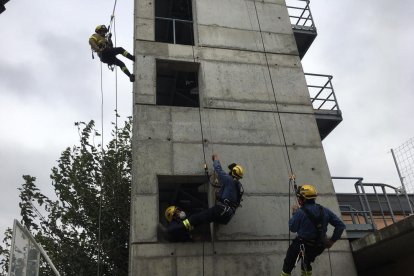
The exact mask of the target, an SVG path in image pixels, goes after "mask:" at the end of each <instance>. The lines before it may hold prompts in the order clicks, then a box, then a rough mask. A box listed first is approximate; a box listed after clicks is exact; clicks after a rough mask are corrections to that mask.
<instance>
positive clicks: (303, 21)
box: [286, 0, 316, 31]
mask: <svg viewBox="0 0 414 276" xmlns="http://www.w3.org/2000/svg"><path fill="white" fill-rule="evenodd" d="M309 2H310V1H309V0H286V4H287V5H286V6H287V9H288V13H289V18H290V23H291V24H292V28H293V29H297V30H309V31H316V28H315V24H314V22H313V17H312V13H311V10H310V8H309Z"/></svg>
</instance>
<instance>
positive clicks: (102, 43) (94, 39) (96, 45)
mask: <svg viewBox="0 0 414 276" xmlns="http://www.w3.org/2000/svg"><path fill="white" fill-rule="evenodd" d="M89 44H90V45H91V48H92V50H93V51H95V52H97V53H98V55H99V56H100V54H101V53H102V51H103V50H104V49H106V48H112V47H113V45H112V40H111V39H110V38H109V37H108V38H107V37H105V36H102V35H100V34H97V33H95V34H93V35H91V37H90V38H89Z"/></svg>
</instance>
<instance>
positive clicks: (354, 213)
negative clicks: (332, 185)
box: [339, 205, 369, 224]
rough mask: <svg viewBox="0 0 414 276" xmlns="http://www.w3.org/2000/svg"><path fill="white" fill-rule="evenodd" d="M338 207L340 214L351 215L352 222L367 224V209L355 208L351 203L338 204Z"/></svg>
mask: <svg viewBox="0 0 414 276" xmlns="http://www.w3.org/2000/svg"><path fill="white" fill-rule="evenodd" d="M339 209H340V210H341V214H342V215H349V216H350V217H351V222H352V224H369V220H368V216H369V212H368V211H360V210H357V209H355V208H354V207H352V206H351V205H339ZM362 218H363V219H362Z"/></svg>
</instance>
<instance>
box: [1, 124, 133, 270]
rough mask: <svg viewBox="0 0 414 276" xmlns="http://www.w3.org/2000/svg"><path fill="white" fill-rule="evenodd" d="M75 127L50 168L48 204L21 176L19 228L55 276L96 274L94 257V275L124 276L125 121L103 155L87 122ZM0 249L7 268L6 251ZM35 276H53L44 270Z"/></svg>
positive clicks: (126, 237) (127, 145) (128, 168)
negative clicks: (74, 141) (73, 140)
mask: <svg viewBox="0 0 414 276" xmlns="http://www.w3.org/2000/svg"><path fill="white" fill-rule="evenodd" d="M75 126H77V127H78V131H79V137H80V141H79V145H76V146H73V147H72V148H70V147H68V148H66V149H65V150H64V151H63V152H62V154H61V156H60V159H59V160H58V161H57V166H56V167H54V168H52V173H51V175H50V178H51V180H52V186H53V188H54V192H55V195H56V197H55V198H54V199H51V198H48V197H47V196H45V195H44V194H43V193H42V192H41V191H40V190H39V189H38V188H37V187H36V185H35V181H36V178H35V177H32V176H29V175H25V176H23V179H24V181H25V183H24V184H23V185H22V187H21V188H19V190H20V199H21V202H20V203H19V206H20V209H21V216H22V224H24V225H25V226H26V227H27V228H28V229H29V231H30V232H31V233H32V234H33V235H34V236H35V238H36V240H37V241H38V242H39V243H40V244H41V245H42V246H43V248H44V249H45V250H46V252H47V253H48V255H49V257H50V258H51V260H52V261H53V263H54V265H55V266H56V268H57V270H58V271H59V272H60V273H61V275H85V276H89V275H97V270H98V261H97V260H98V258H99V259H100V266H99V270H100V275H127V274H128V242H129V216H130V211H129V210H130V206H129V205H130V189H131V166H132V152H131V128H132V121H131V118H129V119H128V121H126V122H125V125H124V127H123V128H122V129H119V130H118V131H115V130H114V131H112V140H111V141H110V142H109V144H108V145H107V147H106V148H105V150H104V151H102V147H101V145H100V144H98V145H96V146H95V139H97V137H99V136H100V134H99V133H98V132H97V131H96V130H95V128H94V122H93V121H91V122H89V123H87V124H86V123H83V122H79V123H75ZM116 136H117V137H116ZM99 140H100V137H99ZM38 210H41V211H40V212H39V211H38ZM42 214H45V215H42ZM99 229H100V231H99ZM6 240H7V237H6ZM99 240H100V241H101V242H100V244H99ZM99 247H100V248H101V250H100V253H98V251H99ZM0 250H1V251H0V254H1V255H3V257H4V259H5V261H4V263H5V264H7V263H6V262H7V260H8V256H7V253H8V252H6V251H7V250H3V248H0ZM0 265H3V263H1V262H0ZM3 267H5V266H4V265H3ZM40 275H53V273H52V272H51V271H49V270H48V269H47V268H45V269H41V273H40Z"/></svg>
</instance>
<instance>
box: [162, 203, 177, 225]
mask: <svg viewBox="0 0 414 276" xmlns="http://www.w3.org/2000/svg"><path fill="white" fill-rule="evenodd" d="M177 209H178V208H177V206H170V207H168V208H167V209H166V210H165V218H166V219H167V221H168V222H171V221H172V219H173V217H174V214H175V211H177Z"/></svg>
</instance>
